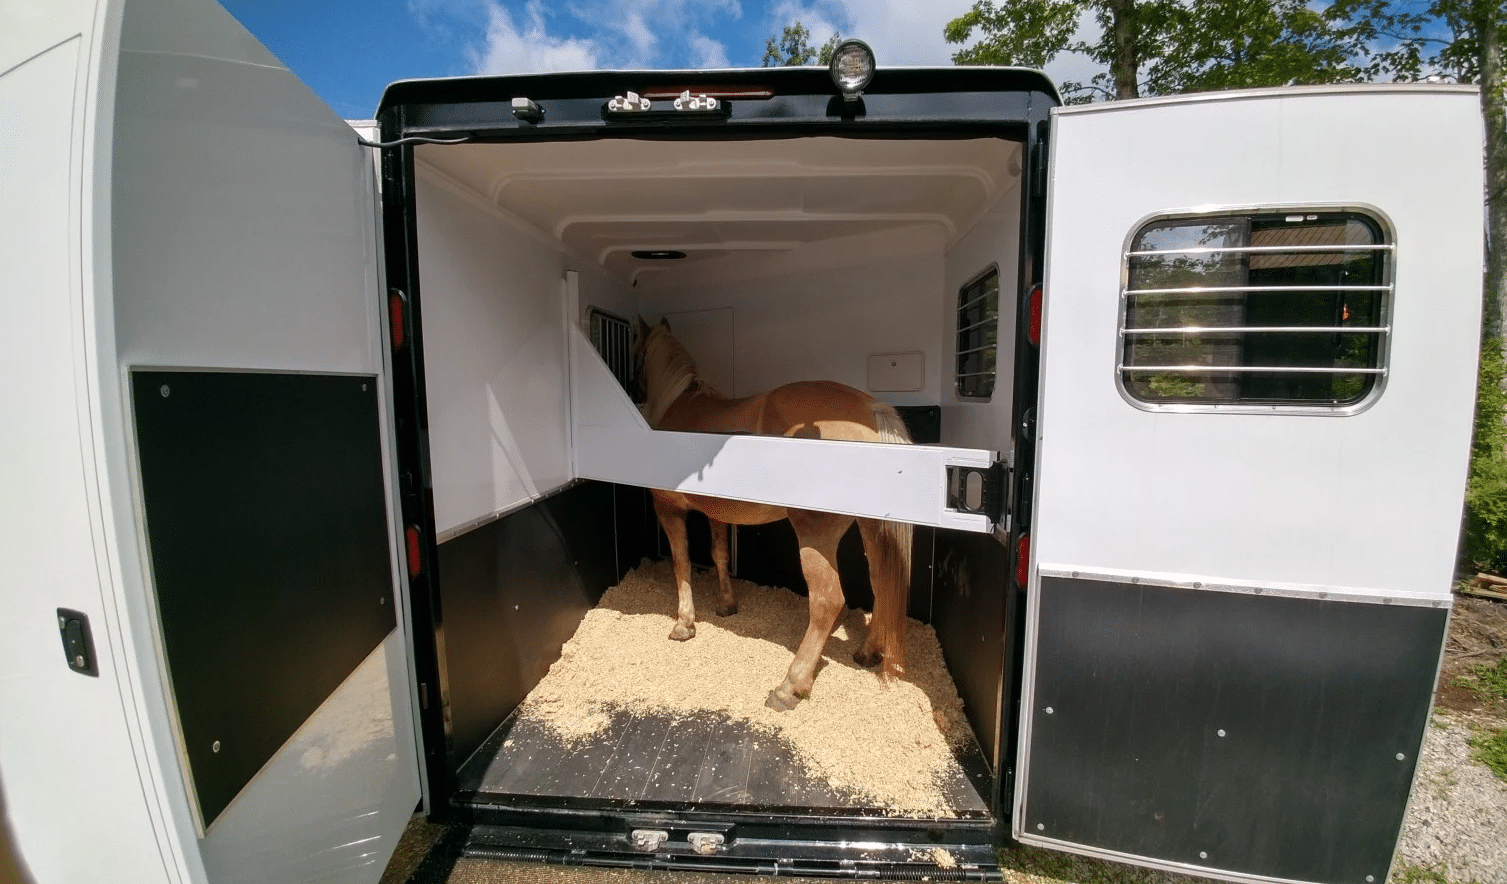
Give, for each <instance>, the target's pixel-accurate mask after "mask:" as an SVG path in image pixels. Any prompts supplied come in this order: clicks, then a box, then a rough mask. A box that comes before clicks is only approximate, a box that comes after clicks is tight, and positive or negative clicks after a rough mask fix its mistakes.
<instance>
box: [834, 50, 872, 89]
mask: <svg viewBox="0 0 1507 884" xmlns="http://www.w3.org/2000/svg"><path fill="white" fill-rule="evenodd" d="M827 69H828V70H829V71H831V72H832V82H833V83H835V84H836V85H837V88H838V89H840V90H842V97H843V98H845V99H847V100H848V101H856V100H857V99H858V96H860V95H862V94H863V90H864V89H866V88H868V85H869V81H870V80H872V79H874V50H872V49H870V48H869V44H867V43H865V42H863V41H862V40H844V41H842V42H841V43H839V44H837V48H836V49H834V50H832V63H831V64H830V65H829V66H828V68H827Z"/></svg>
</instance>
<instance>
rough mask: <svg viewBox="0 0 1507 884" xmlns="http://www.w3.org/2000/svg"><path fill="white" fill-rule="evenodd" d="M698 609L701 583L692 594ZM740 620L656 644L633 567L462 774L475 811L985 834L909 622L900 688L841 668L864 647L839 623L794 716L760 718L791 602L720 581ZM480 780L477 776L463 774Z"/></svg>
mask: <svg viewBox="0 0 1507 884" xmlns="http://www.w3.org/2000/svg"><path fill="white" fill-rule="evenodd" d="M693 584H694V589H695V591H696V594H697V596H698V600H697V601H698V608H699V609H700V610H702V611H710V610H712V608H713V607H714V602H713V599H714V596H715V578H714V577H713V576H712V575H710V574H697V575H695V577H694V579H693ZM734 584H735V587H736V591H737V593H738V597H739V603H740V606H741V611H740V613H738V614H736V615H734V616H731V617H716V616H715V615H712V616H709V617H707V618H704V619H702V620H701V622H699V623H698V624H697V633H696V637H695V638H693V639H692V640H690V641H686V642H674V641H670V640H668V639H667V638H666V636H667V635H668V634H669V631H670V627H671V624H672V622H673V612H674V610H675V599H674V589H673V582H672V579H671V574H670V569H669V565H668V563H665V562H646V563H645V564H644V565H642V566H640V568H639V569H637V570H636V571H634V572H630V573H629V574H628V575H627V577H625V578H624V580H623V582H622V583H621V584H620V585H619V586H617V587H613V588H612V589H610V590H608V591H607V593H606V594H605V595H604V596H603V597H602V601H601V603H600V604H599V605H598V607H597V608H595V609H594V610H592V611H591V612H590V613H589V614H588V615H587V616H586V618H585V619H584V620H583V621H582V623H581V626H580V627H579V628H578V629H577V631H576V634H575V636H574V637H573V638H572V639H571V640H570V641H569V642H567V643H566V645H565V647H564V648H563V650H562V653H561V657H560V660H559V661H557V662H556V663H555V664H554V666H552V667H551V668H550V671H549V674H548V675H547V676H546V677H545V678H544V680H543V681H542V682H541V683H540V684H539V686H538V687H537V688H535V690H534V691H533V692H532V693H530V695H529V696H528V698H527V699H526V700H525V701H524V703H523V705H522V706H521V707H520V708H519V710H518V712H517V713H516V714H515V715H513V716H512V717H510V718H509V719H508V721H506V722H505V723H504V724H503V726H502V727H501V728H499V730H498V731H497V732H496V733H494V734H493V735H492V737H491V738H490V739H489V740H488V741H487V744H486V745H485V746H484V747H483V749H482V750H481V751H480V752H478V753H477V755H476V757H474V758H473V761H472V764H470V765H468V768H469V771H468V772H469V773H470V776H466V775H463V776H462V779H463V780H470V782H469V783H468V784H467V785H466V786H463V788H467V787H469V788H471V789H474V790H475V791H478V792H482V793H488V794H513V795H531V796H540V797H571V798H592V799H601V800H605V801H609V802H614V801H628V802H645V801H649V802H668V803H673V804H689V805H693V806H708V805H721V806H727V805H734V806H749V805H752V806H759V807H770V808H779V807H786V808H822V809H837V810H860V809H861V810H865V811H870V812H879V813H883V814H887V815H895V816H911V815H914V816H923V817H932V818H939V817H940V818H946V817H951V818H974V817H986V816H987V815H988V812H989V804H988V801H987V799H986V798H985V797H984V796H987V795H988V794H989V792H990V789H991V786H992V779H991V777H990V774H989V771H988V764H987V762H986V761H985V758H984V755H983V753H982V751H981V750H980V749H979V747H978V745H977V743H976V741H974V739H973V736H972V732H971V730H970V729H969V727H968V725H967V723H966V719H965V717H964V716H963V713H962V701H961V700H960V699H958V695H957V690H956V688H955V686H954V685H953V683H952V679H951V678H950V677H949V676H948V674H947V669H946V665H945V664H944V662H943V660H942V655H941V651H940V648H939V647H938V646H937V640H936V635H935V633H934V632H933V631H932V630H931V627H929V626H925V625H923V624H921V623H918V622H915V621H912V622H911V623H910V629H909V632H908V636H907V642H908V644H909V651H908V667H907V672H906V676H905V678H904V679H903V680H899V681H895V682H886V681H885V680H884V679H882V678H881V677H880V676H879V675H878V674H877V673H876V672H874V671H871V670H867V669H863V668H861V667H859V666H857V665H856V664H855V663H853V662H852V653H853V651H854V650H855V649H856V648H857V646H858V644H859V642H860V641H861V640H862V637H863V635H864V630H865V626H864V618H865V615H864V613H863V612H862V611H857V610H855V611H850V612H848V615H847V616H846V617H845V618H844V619H843V620H842V621H841V622H840V624H839V626H838V628H837V630H836V631H835V632H834V634H833V636H832V639H831V640H830V641H829V643H828V645H827V649H826V654H825V657H824V660H823V668H822V669H821V671H820V673H819V674H818V676H817V680H816V687H815V689H814V690H813V692H812V696H811V698H810V699H808V700H806V701H805V702H803V703H801V704H800V706H798V707H797V708H796V709H795V710H793V711H791V712H788V713H779V712H774V711H772V710H770V709H768V708H767V707H765V706H764V697H765V694H766V692H767V690H768V688H770V687H772V686H773V685H774V684H776V683H777V682H778V681H779V678H780V677H781V676H782V675H783V671H784V668H785V667H786V666H788V665H789V661H790V658H791V654H792V653H793V651H794V648H795V646H796V644H797V643H798V642H799V641H800V637H801V634H802V633H803V632H804V630H805V624H806V607H807V605H806V600H805V599H804V598H802V597H800V596H797V595H795V594H794V593H792V592H790V591H788V590H783V589H769V588H764V587H758V586H755V585H753V584H750V583H747V582H745V581H734ZM482 764H485V769H484V770H480V769H479V768H480V766H481V765H482Z"/></svg>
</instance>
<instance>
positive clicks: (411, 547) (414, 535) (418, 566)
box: [403, 525, 424, 579]
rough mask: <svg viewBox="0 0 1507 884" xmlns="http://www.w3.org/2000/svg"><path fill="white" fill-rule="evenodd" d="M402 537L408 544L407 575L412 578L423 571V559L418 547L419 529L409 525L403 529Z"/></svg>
mask: <svg viewBox="0 0 1507 884" xmlns="http://www.w3.org/2000/svg"><path fill="white" fill-rule="evenodd" d="M403 539H404V540H405V541H407V545H408V576H409V578H410V579H414V578H417V577H418V576H419V575H420V574H422V573H424V561H423V558H422V557H421V551H420V548H419V529H417V528H415V527H413V526H412V525H409V526H408V527H407V528H406V529H404V530H403Z"/></svg>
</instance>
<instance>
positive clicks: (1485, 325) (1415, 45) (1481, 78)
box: [1331, 0, 1507, 348]
mask: <svg viewBox="0 0 1507 884" xmlns="http://www.w3.org/2000/svg"><path fill="white" fill-rule="evenodd" d="M1331 12H1332V14H1333V15H1335V16H1336V17H1343V18H1344V19H1346V20H1347V21H1348V22H1349V23H1351V25H1352V26H1354V27H1356V28H1357V29H1358V30H1359V31H1361V32H1362V33H1363V34H1364V35H1365V38H1366V40H1367V41H1368V42H1369V44H1371V45H1374V46H1376V47H1377V48H1376V49H1375V50H1374V51H1373V52H1372V56H1371V64H1370V66H1369V68H1368V73H1369V74H1370V75H1372V76H1376V77H1387V78H1392V79H1398V80H1421V79H1432V78H1442V79H1446V80H1454V81H1456V82H1459V83H1475V84H1478V85H1479V86H1480V87H1481V117H1482V119H1483V121H1484V122H1485V131H1486V144H1485V147H1486V166H1485V176H1486V193H1485V199H1486V277H1485V285H1484V292H1483V300H1482V304H1481V312H1482V323H1481V336H1482V340H1483V341H1484V342H1486V343H1488V344H1491V345H1494V346H1497V347H1498V348H1500V346H1501V345H1502V333H1503V318H1502V317H1503V312H1504V310H1507V70H1504V66H1503V49H1502V45H1503V43H1504V42H1507V7H1504V6H1503V5H1502V4H1501V2H1500V0H1430V2H1429V3H1428V5H1427V6H1425V7H1423V8H1422V9H1421V10H1419V9H1418V8H1417V4H1416V3H1409V2H1405V0H1337V2H1335V3H1334V4H1333V5H1332V6H1331Z"/></svg>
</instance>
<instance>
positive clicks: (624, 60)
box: [408, 0, 742, 74]
mask: <svg viewBox="0 0 1507 884" xmlns="http://www.w3.org/2000/svg"><path fill="white" fill-rule="evenodd" d="M477 5H484V6H485V8H486V30H485V35H484V37H483V38H482V40H481V41H480V45H479V46H473V47H472V48H471V49H470V50H468V51H467V58H468V60H469V61H470V66H471V68H472V70H473V71H474V72H476V73H482V74H503V73H524V72H530V71H561V70H587V69H593V70H599V69H614V68H664V67H681V66H684V65H686V64H690V65H693V66H697V67H703V66H715V67H728V66H729V65H728V59H727V49H726V47H725V46H723V45H722V44H721V43H719V42H717V41H716V40H713V39H712V38H710V37H708V36H706V35H705V26H706V25H707V24H709V23H711V22H713V21H717V20H724V19H737V18H739V17H740V16H741V15H742V8H741V7H740V6H739V3H738V0H636V2H635V3H634V4H633V5H632V6H631V7H630V6H625V5H623V4H622V3H621V2H620V0H575V2H570V3H551V4H549V5H546V4H545V3H544V2H542V0H528V2H527V3H526V4H521V2H520V0H408V8H409V10H410V12H412V13H413V14H414V16H415V18H416V19H418V20H419V21H420V22H421V23H422V24H424V25H425V26H426V27H431V29H433V25H432V22H434V21H435V20H436V19H437V18H438V17H439V15H440V14H441V13H444V14H447V15H449V16H451V17H453V18H462V17H466V13H467V12H470V11H472V10H474V8H475V7H476V6H477ZM520 6H521V7H522V8H520ZM472 17H474V13H473V14H472Z"/></svg>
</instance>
